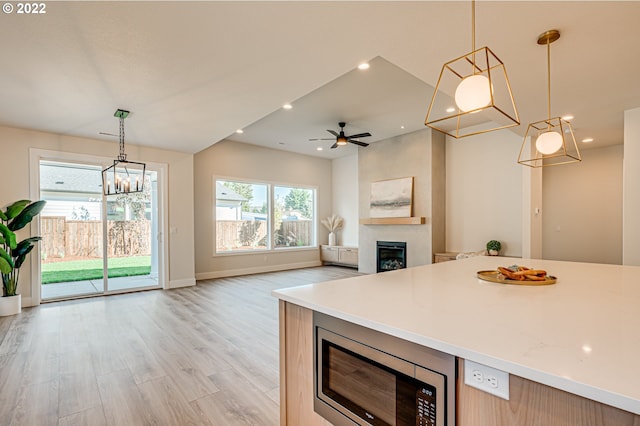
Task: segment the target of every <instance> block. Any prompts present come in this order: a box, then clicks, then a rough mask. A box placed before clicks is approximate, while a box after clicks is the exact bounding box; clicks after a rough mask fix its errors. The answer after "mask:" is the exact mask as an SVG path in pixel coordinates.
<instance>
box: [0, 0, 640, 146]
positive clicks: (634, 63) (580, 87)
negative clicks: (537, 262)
mask: <svg viewBox="0 0 640 426" xmlns="http://www.w3.org/2000/svg"><path fill="white" fill-rule="evenodd" d="M46 4H47V9H46V15H40V16H25V15H17V14H15V12H14V13H13V14H6V13H3V14H1V15H0V39H1V40H3V48H2V51H1V52H0V124H2V125H8V126H15V127H22V128H29V129H36V130H44V131H49V132H55V133H62V134H69V135H77V136H84V137H90V138H96V139H101V138H105V139H107V140H113V138H109V137H104V136H99V135H98V132H101V131H106V132H111V133H117V132H118V131H117V119H115V118H114V117H113V113H114V111H115V110H116V108H124V109H129V110H131V111H132V114H131V115H130V116H129V118H127V121H126V135H127V137H126V140H127V143H131V144H140V145H148V146H155V147H160V148H166V149H173V150H178V151H185V152H192V153H195V152H198V151H200V150H202V149H205V148H207V147H209V146H210V145H212V144H214V143H216V142H218V141H220V140H222V139H225V138H228V137H230V138H232V139H236V140H243V141H246V142H250V143H256V144H265V145H269V146H273V147H275V148H280V149H288V150H292V151H297V152H305V153H309V154H311V155H324V156H327V158H333V156H336V155H343V154H345V153H349V152H355V150H356V149H357V148H356V147H355V146H349V147H348V149H342V150H341V149H334V150H329V149H327V148H328V147H329V146H330V141H326V142H325V143H326V145H325V146H324V148H325V150H324V151H322V152H321V153H319V152H318V151H315V148H316V146H317V145H314V143H313V142H309V141H308V139H309V138H321V137H325V136H327V135H328V133H327V132H326V129H334V130H338V128H337V122H338V121H346V122H347V123H348V124H347V127H346V129H345V130H346V133H347V134H352V133H360V132H364V131H369V132H371V133H372V134H373V136H372V137H371V138H367V139H364V140H365V141H367V142H369V141H375V140H379V139H382V138H386V137H389V136H393V135H395V134H400V133H403V132H406V131H412V130H416V129H420V128H424V124H423V122H424V116H425V115H426V109H427V107H428V104H429V100H430V94H429V93H430V90H432V89H431V88H430V87H429V84H430V85H435V82H436V80H437V77H438V74H439V72H440V68H441V67H442V64H443V63H444V62H446V61H449V60H451V59H453V58H456V57H458V56H461V55H463V54H466V53H468V52H469V51H470V50H471V32H470V20H471V18H470V9H471V8H470V3H469V2H468V1H442V2H432V1H426V2H420V1H411V2H383V1H375V2H367V1H356V2H341V1H334V2H310V1H302V2H293V1H290V2H269V1H260V2H244V1H242V2H213V1H212V2H206V1H201V2H168V1H161V2H160V1H159V2H153V1H143V2H51V1H50V2H47V3H46ZM638 17H640V2H637V1H623V2H611V1H606V2H595V1H568V2H556V1H531V2H525V1H496V2H489V1H479V2H478V4H477V6H476V45H477V46H478V47H480V46H484V45H488V46H489V47H491V49H492V50H493V51H494V52H495V53H496V54H497V55H498V56H499V57H500V59H502V60H503V61H504V62H505V64H506V67H507V72H508V74H509V78H510V80H511V83H512V88H513V92H514V97H515V101H516V104H517V107H518V110H519V113H520V120H521V122H522V123H523V124H522V125H521V126H519V127H518V128H516V129H515V130H514V131H516V132H517V133H519V134H523V133H524V132H525V131H526V124H527V123H529V122H532V121H539V120H542V119H544V118H545V117H546V50H545V48H544V47H541V46H538V45H537V44H536V39H537V36H538V35H539V34H540V33H542V32H544V31H546V30H548V29H552V28H555V29H558V30H560V32H561V33H562V37H561V38H560V40H559V41H558V42H556V43H554V45H553V47H552V50H551V54H552V62H551V63H552V74H553V75H552V83H553V86H552V115H554V116H556V115H564V114H573V115H575V117H576V118H575V120H574V121H573V125H574V129H575V131H576V137H577V138H578V139H582V138H585V137H593V138H595V142H593V143H592V144H591V146H593V147H597V146H605V145H609V144H619V143H622V140H623V111H624V110H625V109H629V108H633V107H638V106H640V84H637V77H636V74H637V70H638V69H640V54H639V53H640V52H639V48H638V47H637V42H638V40H640V25H638V23H637V21H638ZM374 58H375V59H374ZM362 61H372V67H371V69H369V70H367V71H364V72H362V71H358V70H354V69H355V67H356V66H357V64H358V63H360V62H362ZM286 102H291V103H292V104H293V106H294V108H293V109H292V110H291V111H283V110H281V106H282V105H283V104H284V103H286ZM254 123H255V124H254ZM402 125H404V126H405V129H400V126H402ZM239 128H242V129H244V130H245V133H244V134H243V135H236V134H235V133H234V132H235V130H236V129H239ZM503 131H509V130H503ZM279 143H284V144H285V145H280V144H279ZM365 149H366V148H365Z"/></svg>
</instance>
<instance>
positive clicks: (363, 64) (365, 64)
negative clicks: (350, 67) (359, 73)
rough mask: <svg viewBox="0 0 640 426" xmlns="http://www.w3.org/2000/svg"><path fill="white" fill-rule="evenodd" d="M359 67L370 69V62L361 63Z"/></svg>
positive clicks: (360, 68)
mask: <svg viewBox="0 0 640 426" xmlns="http://www.w3.org/2000/svg"><path fill="white" fill-rule="evenodd" d="M358 69H359V70H368V69H369V64H368V63H366V62H363V63H361V64H360V65H358Z"/></svg>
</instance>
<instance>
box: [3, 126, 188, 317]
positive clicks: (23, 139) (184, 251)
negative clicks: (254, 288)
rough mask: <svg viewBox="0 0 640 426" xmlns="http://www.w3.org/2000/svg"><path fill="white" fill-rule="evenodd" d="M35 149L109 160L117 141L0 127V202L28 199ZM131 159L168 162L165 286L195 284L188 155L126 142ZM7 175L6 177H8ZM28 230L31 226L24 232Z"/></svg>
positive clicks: (24, 280)
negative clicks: (0, 174)
mask: <svg viewBox="0 0 640 426" xmlns="http://www.w3.org/2000/svg"><path fill="white" fill-rule="evenodd" d="M30 148H38V149H44V150H51V151H61V152H68V153H74V154H86V155H95V156H103V157H109V158H114V157H115V156H116V155H117V154H118V144H117V143H112V142H103V141H99V140H94V139H86V138H77V137H71V136H63V135H58V134H53V133H45V132H38V131H33V130H24V129H16V128H11V127H2V126H0V152H2V168H3V176H4V177H5V179H7V180H6V181H4V182H3V183H2V184H1V185H0V206H2V207H4V206H5V205H6V204H8V203H10V202H13V201H15V200H19V199H27V198H29V174H30V173H29V167H30V166H29V149H30ZM127 155H128V156H129V158H130V159H131V160H134V161H135V160H140V161H147V162H156V163H166V164H168V165H169V178H168V182H169V189H168V192H169V194H168V200H169V217H168V218H167V219H168V221H169V223H168V224H169V228H172V229H173V230H174V231H175V232H174V233H172V234H170V235H168V236H167V238H169V286H172V283H173V286H184V285H188V284H195V267H194V261H193V256H194V254H193V245H194V244H193V242H194V240H193V235H194V222H193V155H191V154H185V153H180V152H175V151H166V150H160V149H154V148H147V147H140V146H135V145H127ZM7 177H10V178H7ZM27 232H30V230H27ZM29 262H30V261H29V260H28V261H27V262H25V264H24V265H23V266H22V269H21V270H20V271H21V272H20V288H19V292H20V293H21V294H22V300H23V304H24V305H25V306H29V305H31V304H35V303H37V301H35V300H31V297H32V295H31V288H30V285H31V281H32V279H33V278H32V277H31V265H30V263H29Z"/></svg>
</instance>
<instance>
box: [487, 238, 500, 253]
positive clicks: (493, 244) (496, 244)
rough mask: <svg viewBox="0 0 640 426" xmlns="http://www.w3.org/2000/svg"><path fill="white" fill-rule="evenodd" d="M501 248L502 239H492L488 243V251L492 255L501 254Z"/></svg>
mask: <svg viewBox="0 0 640 426" xmlns="http://www.w3.org/2000/svg"><path fill="white" fill-rule="evenodd" d="M501 249H502V244H500V241H497V240H491V241H489V242H488V243H487V251H488V252H489V255H490V256H497V255H498V254H500V250H501Z"/></svg>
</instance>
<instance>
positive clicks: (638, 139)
mask: <svg viewBox="0 0 640 426" xmlns="http://www.w3.org/2000/svg"><path fill="white" fill-rule="evenodd" d="M638 165H640V108H635V109H631V110H627V111H625V113H624V162H623V170H624V171H623V213H622V216H623V219H622V220H623V230H624V236H623V243H622V244H623V259H622V263H623V264H625V265H636V266H640V190H638V186H639V185H640V167H639V166H638Z"/></svg>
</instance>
